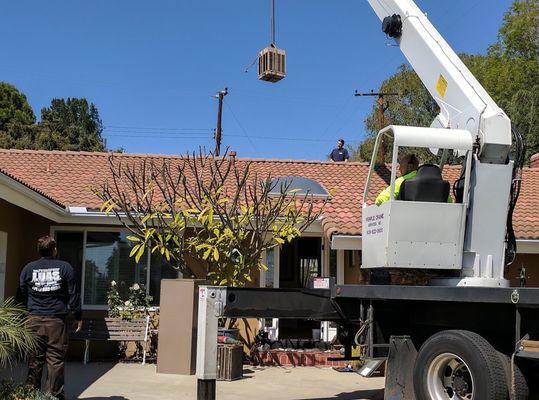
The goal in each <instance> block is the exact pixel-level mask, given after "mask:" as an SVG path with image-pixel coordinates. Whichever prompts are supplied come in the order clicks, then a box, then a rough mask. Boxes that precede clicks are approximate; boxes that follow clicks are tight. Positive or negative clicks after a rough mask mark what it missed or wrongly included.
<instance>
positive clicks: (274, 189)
mask: <svg viewBox="0 0 539 400" xmlns="http://www.w3.org/2000/svg"><path fill="white" fill-rule="evenodd" d="M283 191H286V192H287V193H295V194H296V195H298V196H302V195H303V196H304V195H306V194H309V195H312V196H315V197H322V198H328V197H329V193H328V191H327V190H326V189H325V188H324V187H323V186H322V185H321V184H319V183H318V182H316V181H314V180H312V179H309V178H304V177H303V176H293V175H291V176H281V177H280V178H276V179H273V180H272V181H271V191H270V194H273V195H280V194H281V192H283Z"/></svg>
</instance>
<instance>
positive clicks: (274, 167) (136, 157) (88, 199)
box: [0, 149, 539, 239]
mask: <svg viewBox="0 0 539 400" xmlns="http://www.w3.org/2000/svg"><path fill="white" fill-rule="evenodd" d="M109 156H110V154H109V153H92V152H73V151H66V152H63V151H33V150H1V149H0V172H3V173H5V174H6V175H8V176H10V177H12V178H13V179H16V180H17V181H19V182H21V183H23V184H24V185H26V186H28V187H29V188H31V189H33V190H35V191H37V192H39V193H41V194H42V195H44V196H46V197H47V198H49V199H50V200H52V201H54V202H55V203H58V204H62V205H63V206H65V207H67V206H79V207H87V208H89V209H97V208H99V205H100V200H99V199H98V198H97V197H96V196H95V195H94V194H93V192H92V188H95V187H96V186H98V185H99V184H100V183H103V182H104V181H105V180H106V179H107V178H108V177H110V170H109V161H108V160H109ZM114 157H115V158H116V159H118V160H120V161H122V162H134V163H137V162H141V161H143V160H155V161H165V160H168V161H171V162H180V161H181V160H182V157H179V156H166V155H153V154H114ZM236 163H237V164H238V165H239V166H244V165H246V164H247V163H250V165H251V167H250V168H251V170H252V171H256V172H257V173H258V174H261V175H271V176H272V177H279V176H287V175H298V176H303V177H306V178H309V179H313V180H315V181H317V182H319V183H320V184H321V185H322V186H324V187H325V188H326V189H327V190H328V191H329V192H330V193H331V199H330V201H329V202H328V204H327V205H326V208H325V210H324V212H323V220H322V226H323V228H324V231H325V232H326V234H331V233H341V234H350V235H360V234H361V201H362V197H363V188H364V185H365V181H366V177H367V171H368V164H367V163H361V162H349V163H333V162H321V161H302V160H272V159H246V158H238V159H236ZM459 171H460V167H456V166H454V167H446V168H444V177H445V178H446V179H447V180H449V181H450V182H453V181H455V179H456V178H457V177H458V174H459ZM376 172H377V173H376V174H375V176H374V177H373V182H372V188H371V190H370V193H372V197H371V196H369V197H371V198H370V199H369V200H370V201H372V200H373V199H374V197H375V195H376V193H378V192H379V191H381V190H382V189H383V188H384V187H386V185H387V183H386V182H388V181H389V169H387V168H386V167H384V166H382V167H379V168H377V170H376ZM538 197H539V168H537V169H535V168H527V169H525V170H524V176H523V184H522V192H521V196H520V199H519V202H518V204H517V208H516V211H515V230H516V234H517V237H518V238H521V239H539V203H538V202H537V201H536V199H537V198H538Z"/></svg>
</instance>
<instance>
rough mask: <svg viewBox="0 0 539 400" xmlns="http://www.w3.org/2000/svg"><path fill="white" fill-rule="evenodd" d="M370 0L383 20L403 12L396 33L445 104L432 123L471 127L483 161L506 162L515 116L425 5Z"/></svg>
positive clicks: (400, 0)
mask: <svg viewBox="0 0 539 400" xmlns="http://www.w3.org/2000/svg"><path fill="white" fill-rule="evenodd" d="M368 1H369V3H370V5H371V7H372V8H373V9H374V11H375V12H376V14H377V15H378V17H379V18H380V20H382V21H383V20H384V19H385V18H386V17H389V18H391V17H392V16H395V17H397V16H398V17H400V21H401V23H402V27H401V29H400V32H398V31H397V32H396V34H395V35H391V34H390V36H392V37H394V38H395V40H396V42H397V44H398V45H399V47H400V50H401V51H402V52H403V54H404V55H405V57H406V58H407V60H408V62H409V63H410V64H411V65H412V67H413V69H414V70H415V71H416V73H417V75H418V76H419V78H420V79H421V81H422V82H423V84H424V85H425V87H426V88H427V90H428V91H429V93H430V94H431V95H432V97H433V98H434V100H435V101H436V102H437V103H438V105H439V106H440V114H439V115H438V116H437V117H436V119H435V120H434V121H433V123H432V125H431V126H432V127H436V128H441V127H443V128H452V129H466V130H468V131H469V132H470V133H472V135H474V137H475V138H476V140H477V141H478V143H479V145H480V151H479V154H478V156H479V159H480V160H481V161H482V162H489V163H496V164H503V163H506V162H507V156H508V154H509V150H510V147H511V121H510V120H509V118H508V117H507V115H506V114H505V113H504V112H503V111H502V110H501V109H500V108H499V107H498V106H497V104H496V103H495V102H494V100H492V98H491V97H490V95H489V94H488V93H487V92H486V90H485V89H484V88H483V87H482V86H481V84H480V83H479V82H478V81H477V79H476V78H475V77H474V76H473V75H472V73H471V72H470V71H469V70H468V68H467V67H466V65H464V63H463V62H462V61H461V59H460V58H459V57H458V56H457V54H456V53H455V52H454V51H453V49H451V47H450V46H449V45H448V44H447V42H446V41H445V40H444V38H443V37H442V36H441V35H440V34H439V33H438V31H437V30H436V28H434V26H433V25H432V24H431V23H430V21H429V20H428V18H427V17H426V16H425V15H424V14H423V13H422V12H421V10H420V9H419V7H418V6H417V5H416V4H415V3H414V2H413V1H412V0H368ZM396 19H397V18H396ZM396 19H395V20H394V21H393V22H394V23H398V21H397V20H396ZM388 22H390V21H389V20H388ZM397 28H398V27H397ZM386 33H387V32H386Z"/></svg>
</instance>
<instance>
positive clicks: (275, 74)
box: [258, 45, 286, 82]
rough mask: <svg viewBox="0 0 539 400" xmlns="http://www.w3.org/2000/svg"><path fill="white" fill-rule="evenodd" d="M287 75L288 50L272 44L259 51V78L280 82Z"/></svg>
mask: <svg viewBox="0 0 539 400" xmlns="http://www.w3.org/2000/svg"><path fill="white" fill-rule="evenodd" d="M285 76H286V52H285V51H284V50H282V49H278V48H277V47H275V46H273V45H270V46H268V47H266V48H265V49H263V50H262V51H261V52H260V53H258V79H260V80H262V81H268V82H278V81H280V80H281V79H283V78H284V77H285Z"/></svg>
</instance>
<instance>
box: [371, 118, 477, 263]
mask: <svg viewBox="0 0 539 400" xmlns="http://www.w3.org/2000/svg"><path fill="white" fill-rule="evenodd" d="M382 137H386V138H389V140H392V141H393V155H392V163H391V181H390V199H389V201H387V202H385V203H382V204H381V205H379V206H378V205H376V204H370V202H369V199H371V197H372V196H371V193H370V192H369V189H370V184H371V180H372V177H373V173H374V162H372V161H371V165H370V168H369V174H368V176H367V182H366V185H365V191H364V194H363V213H362V240H363V243H362V249H363V266H362V267H363V268H415V269H432V270H458V269H461V268H462V254H463V244H464V233H465V225H466V212H467V207H468V192H469V182H470V170H471V157H470V155H471V154H470V153H471V151H472V145H473V140H472V136H471V134H470V132H468V131H466V130H456V129H451V130H448V129H437V128H417V127H408V126H388V127H386V128H384V129H383V130H381V131H380V132H379V133H378V135H377V137H376V142H375V145H374V149H373V160H375V159H376V158H375V157H376V155H377V154H378V147H379V144H380V141H381V139H382ZM386 140H387V139H386ZM406 147H408V148H410V147H414V148H418V147H419V148H433V147H434V148H436V149H440V150H443V151H444V153H446V152H447V151H449V150H452V151H454V152H458V154H459V155H464V156H466V158H465V159H466V163H465V166H464V185H463V186H464V187H463V189H464V192H463V197H462V201H461V202H460V203H453V202H448V196H449V193H450V184H449V182H447V181H445V180H444V179H443V177H442V171H441V168H440V166H438V165H433V164H425V165H422V166H420V167H419V168H418V170H417V174H416V176H415V177H414V178H410V179H407V180H405V181H404V182H403V183H402V184H401V186H400V190H399V196H398V198H395V195H394V193H395V180H396V178H397V157H398V154H399V149H400V148H406ZM442 158H444V157H442ZM441 166H442V167H443V160H442V162H441Z"/></svg>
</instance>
